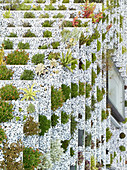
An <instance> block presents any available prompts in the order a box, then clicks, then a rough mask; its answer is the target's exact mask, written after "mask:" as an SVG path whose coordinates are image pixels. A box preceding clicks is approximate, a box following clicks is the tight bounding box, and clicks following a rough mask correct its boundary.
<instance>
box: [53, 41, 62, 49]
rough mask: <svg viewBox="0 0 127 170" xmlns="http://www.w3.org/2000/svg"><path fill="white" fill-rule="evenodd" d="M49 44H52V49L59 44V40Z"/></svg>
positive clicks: (56, 47)
mask: <svg viewBox="0 0 127 170" xmlns="http://www.w3.org/2000/svg"><path fill="white" fill-rule="evenodd" d="M51 45H52V47H53V49H58V46H60V42H59V41H56V42H52V43H51Z"/></svg>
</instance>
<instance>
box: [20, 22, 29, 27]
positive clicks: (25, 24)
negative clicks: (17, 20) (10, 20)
mask: <svg viewBox="0 0 127 170" xmlns="http://www.w3.org/2000/svg"><path fill="white" fill-rule="evenodd" d="M22 26H23V27H31V24H30V23H29V22H24V23H23V25H22Z"/></svg>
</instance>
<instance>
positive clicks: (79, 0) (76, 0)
mask: <svg viewBox="0 0 127 170" xmlns="http://www.w3.org/2000/svg"><path fill="white" fill-rule="evenodd" d="M74 3H84V0H74Z"/></svg>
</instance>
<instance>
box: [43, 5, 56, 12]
mask: <svg viewBox="0 0 127 170" xmlns="http://www.w3.org/2000/svg"><path fill="white" fill-rule="evenodd" d="M44 10H46V11H47V10H56V8H55V7H54V6H53V5H52V4H49V5H45V8H44Z"/></svg>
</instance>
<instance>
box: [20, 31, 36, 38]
mask: <svg viewBox="0 0 127 170" xmlns="http://www.w3.org/2000/svg"><path fill="white" fill-rule="evenodd" d="M23 37H36V35H35V34H34V33H32V32H31V31H30V30H28V31H27V32H26V33H25V34H24V35H23Z"/></svg>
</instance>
